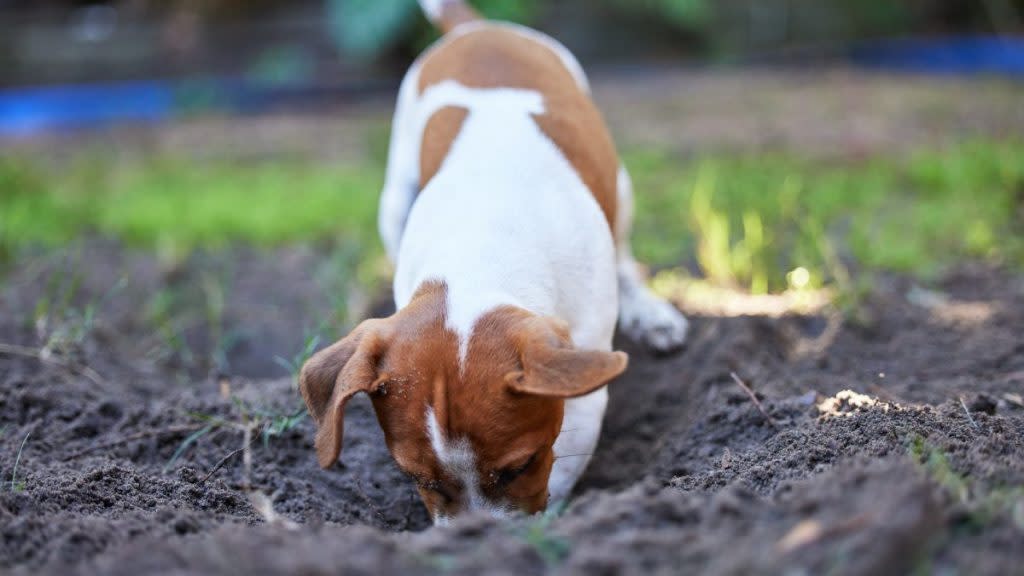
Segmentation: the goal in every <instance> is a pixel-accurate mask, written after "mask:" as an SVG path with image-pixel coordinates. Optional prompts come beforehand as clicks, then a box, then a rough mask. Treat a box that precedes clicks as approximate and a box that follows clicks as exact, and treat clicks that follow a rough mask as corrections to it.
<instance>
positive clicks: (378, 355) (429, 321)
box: [300, 284, 627, 521]
mask: <svg viewBox="0 0 1024 576" xmlns="http://www.w3.org/2000/svg"><path fill="white" fill-rule="evenodd" d="M445 302H446V294H445V287H444V285H443V284H428V285H425V286H424V287H423V288H421V289H420V291H419V292H417V294H416V296H415V297H414V298H413V300H412V301H411V302H410V303H409V305H408V306H406V307H405V308H403V309H402V310H400V311H398V312H396V313H395V314H394V315H392V316H391V317H389V318H385V319H372V320H366V321H365V322H363V323H362V324H360V325H359V326H358V327H356V329H355V330H353V331H352V333H351V334H349V335H348V336H346V337H345V338H344V339H342V340H339V341H338V342H336V343H334V344H333V345H332V346H330V347H328V348H326V349H324V350H322V351H320V352H319V353H317V354H316V355H314V356H313V357H312V358H310V360H309V361H308V362H306V364H305V366H303V368H302V374H301V377H300V389H301V392H302V396H303V398H304V399H305V401H306V406H307V407H308V408H309V412H310V414H311V415H312V416H313V420H314V421H315V422H316V425H317V428H318V430H317V436H316V450H317V457H318V459H319V461H320V465H321V466H323V467H325V468H326V467H328V466H331V465H332V464H333V463H334V462H335V461H336V460H337V458H338V455H339V453H340V452H341V444H342V432H343V430H344V426H343V424H344V410H345V403H346V402H347V401H348V400H349V399H350V398H352V397H353V396H354V395H355V394H357V393H359V392H366V393H368V394H369V395H370V397H371V399H372V401H373V406H374V410H375V411H376V413H377V419H378V421H379V422H380V425H381V428H383V430H384V437H385V440H386V442H387V446H388V449H389V450H390V451H391V454H392V456H394V458H395V461H396V462H397V464H398V466H399V467H400V468H401V469H402V470H403V471H405V472H406V473H407V474H408V475H409V476H410V477H411V478H413V479H414V480H415V481H416V484H417V487H418V489H419V493H420V495H421V496H422V498H423V502H424V504H426V506H427V509H428V510H429V511H430V514H431V515H432V516H433V517H434V520H435V521H439V520H441V519H445V518H451V517H453V516H455V515H457V514H459V513H460V512H463V511H466V510H472V509H484V510H489V511H491V512H492V513H501V512H506V511H511V510H521V511H524V512H528V513H533V512H537V511H540V510H543V509H544V508H545V506H546V504H547V497H548V494H547V484H548V476H549V475H550V473H551V467H552V465H553V464H554V458H555V457H554V452H553V450H552V446H553V445H554V442H555V439H556V438H557V437H558V434H559V431H560V429H561V425H562V411H563V404H564V401H565V399H566V398H572V397H575V396H580V395H583V394H587V393H588V392H591V391H593V390H595V389H597V388H599V387H601V386H603V385H604V384H606V383H607V382H608V381H609V380H611V379H612V378H614V377H615V376H617V375H618V374H620V373H621V372H622V371H623V370H624V369H625V368H626V360H627V358H626V354H624V353H622V352H602V351H591V350H577V349H575V348H574V347H573V344H572V341H571V338H570V336H569V332H568V329H567V327H566V326H565V325H564V323H561V322H559V321H557V320H554V319H551V318H544V317H540V316H537V315H534V314H531V313H530V312H527V311H526V310H523V309H521V308H515V307H511V306H509V307H500V308H496V309H494V310H492V311H491V312H489V313H487V314H486V315H484V316H483V317H481V318H480V319H479V320H478V321H477V322H476V324H475V326H474V328H473V332H472V334H471V335H466V338H468V340H467V341H466V342H460V337H459V335H458V334H456V333H455V332H453V331H452V330H451V329H449V328H448V327H447V326H446V323H445V310H446V304H445Z"/></svg>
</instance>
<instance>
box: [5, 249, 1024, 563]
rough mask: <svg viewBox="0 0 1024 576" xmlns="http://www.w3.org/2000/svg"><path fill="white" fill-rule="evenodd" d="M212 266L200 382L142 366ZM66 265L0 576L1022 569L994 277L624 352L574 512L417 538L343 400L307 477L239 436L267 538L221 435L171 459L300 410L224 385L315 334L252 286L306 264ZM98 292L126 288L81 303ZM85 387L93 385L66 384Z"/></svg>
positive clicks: (99, 260)
mask: <svg viewBox="0 0 1024 576" xmlns="http://www.w3.org/2000/svg"><path fill="white" fill-rule="evenodd" d="M228 261H231V262H232V264H231V266H230V269H231V272H230V274H229V277H228V278H227V279H226V281H227V282H228V285H230V286H231V289H232V293H233V294H235V295H236V296H235V297H234V298H232V299H230V301H229V302H228V304H227V306H226V310H225V313H224V316H223V318H224V323H225V325H226V326H228V327H230V328H231V329H232V330H234V331H236V332H237V333H239V334H241V335H242V336H241V337H240V338H239V339H238V340H237V344H235V345H233V346H231V347H230V348H229V350H228V354H227V356H228V363H227V366H228V368H227V369H226V370H222V371H223V372H225V373H224V374H222V375H221V376H223V378H210V377H204V376H203V375H202V374H200V373H197V372H196V370H195V366H193V367H192V369H191V370H189V369H186V368H183V367H182V366H181V365H180V363H179V364H176V363H175V361H174V360H173V359H169V358H166V357H163V356H159V355H157V356H154V355H152V354H151V353H147V352H146V351H147V349H149V348H150V347H152V346H153V345H154V342H153V338H154V336H153V330H152V328H151V327H150V326H148V325H147V324H146V323H145V322H144V321H142V320H141V318H144V316H145V315H144V314H142V313H141V312H142V311H143V310H145V308H146V306H147V297H149V296H151V295H152V294H154V293H157V292H159V290H160V289H161V287H165V286H166V285H167V284H168V283H177V284H178V285H182V284H183V285H192V284H196V283H198V282H200V279H201V278H202V277H203V276H204V274H208V273H209V271H210V270H211V269H222V268H223V267H224V266H225V265H226V262H228ZM74 262H75V263H76V264H75V266H76V267H77V269H79V270H80V271H81V277H82V280H81V282H80V289H79V290H78V291H77V292H76V295H75V296H74V297H73V298H72V304H74V305H79V306H84V305H85V304H86V303H88V302H99V303H100V304H98V305H97V316H96V317H97V320H96V322H95V323H94V325H93V327H92V330H91V332H90V334H89V335H88V336H86V337H85V338H84V339H82V341H81V344H80V345H76V346H74V347H69V348H68V349H67V350H68V355H65V356H60V357H58V358H59V359H62V361H63V362H65V364H66V366H58V365H56V364H54V363H52V362H40V361H38V360H37V359H33V358H28V357H18V356H10V355H5V356H3V357H2V358H0V392H2V394H0V428H2V429H3V436H2V437H0V478H2V479H3V481H4V483H3V485H2V487H0V566H5V567H9V568H13V569H14V570H15V573H25V574H47V573H51V574H76V573H78V574H91V573H105V574H137V573H140V572H147V573H181V574H184V573H254V574H275V573H303V574H320V573H335V572H345V573H367V574H370V573H372V574H380V573H405V572H409V571H417V572H420V571H422V572H437V573H465V574H479V573H524V572H525V573H538V572H545V571H550V572H556V573H587V574H593V573H609V574H611V573H666V574H668V573H680V572H691V571H701V572H703V573H709V574H749V573H771V574H774V573H779V574H781V573H815V574H817V573H844V574H901V573H907V572H910V571H913V570H923V571H925V572H931V571H939V570H951V571H953V572H956V573H963V572H967V573H979V574H983V573H984V574H1020V573H1022V567H1024V547H1022V546H1021V545H1020V543H1021V542H1022V541H1024V406H1021V398H1020V394H1021V392H1022V390H1024V344H1022V340H1021V338H1020V336H1019V335H1020V334H1021V333H1024V283H1022V280H1021V278H1020V277H1016V276H1014V275H1011V274H1008V273H1005V272H1002V271H999V270H993V269H989V268H984V267H963V268H961V269H959V270H957V271H955V272H954V273H952V274H951V275H949V276H948V277H946V278H945V279H944V280H943V281H942V282H941V283H939V284H938V285H937V286H936V289H937V290H938V292H936V293H929V294H930V295H931V298H930V299H923V300H922V299H921V298H920V297H919V296H911V297H910V298H909V299H908V294H916V293H917V292H916V291H915V290H916V289H915V288H914V285H913V284H912V283H911V282H909V281H907V280H904V279H901V278H889V279H885V280H883V281H881V282H880V284H879V285H878V286H877V287H876V290H875V295H874V296H873V297H872V299H871V300H870V301H869V302H868V303H867V304H866V309H867V310H868V312H869V314H867V315H866V317H867V318H868V320H867V321H865V322H862V323H859V324H849V323H844V324H843V325H842V326H841V327H840V328H839V330H838V331H837V332H835V333H834V337H829V335H830V334H832V332H831V331H829V330H826V325H827V323H828V319H827V318H825V317H819V316H796V315H784V316H782V317H779V318H770V317H757V316H747V317H716V316H709V315H701V313H700V311H698V310H691V311H690V314H691V317H692V319H693V331H692V335H691V338H690V341H689V345H688V346H687V348H686V349H685V350H684V351H683V352H682V353H680V354H678V355H674V356H669V357H664V358H655V357H651V356H649V355H647V354H645V353H644V352H643V351H642V350H639V349H636V348H635V347H633V346H631V345H630V344H629V343H628V342H621V343H620V344H621V345H622V347H624V348H625V349H626V350H628V351H630V352H631V354H632V363H631V368H630V370H629V371H628V372H627V374H626V375H625V376H624V377H623V378H621V379H619V380H618V381H616V382H614V383H613V384H612V387H611V391H612V401H611V409H610V412H609V415H608V419H607V424H606V427H605V433H604V435H603V437H602V440H601V443H600V446H599V448H598V450H597V454H596V457H595V459H594V461H593V464H592V466H591V468H590V470H589V472H588V474H587V475H586V477H585V478H584V480H583V482H582V483H581V485H580V486H579V489H578V491H577V492H578V496H577V498H576V499H575V500H574V501H573V502H572V504H571V505H570V506H569V507H568V508H567V509H566V510H564V511H562V512H561V513H560V514H557V515H549V516H548V517H545V518H520V519H517V520H515V521H512V522H498V521H494V520H490V519H487V518H478V517H470V518H466V519H465V520H462V521H459V522H456V523H455V524H454V525H453V526H451V527H447V528H442V529H436V528H430V529H427V527H428V523H429V522H428V519H427V516H426V514H425V512H424V510H423V509H422V506H421V505H420V504H419V502H418V500H417V498H416V496H415V494H414V492H413V490H412V487H411V486H410V484H409V482H408V481H407V480H405V479H404V478H403V477H402V476H401V474H400V473H399V472H398V470H397V469H396V468H395V467H394V465H393V464H392V463H391V460H390V458H389V456H388V455H387V453H386V450H385V448H384V445H383V442H382V438H381V434H380V432H379V430H378V428H377V425H376V422H375V421H374V418H373V416H372V411H371V410H370V409H369V403H368V402H366V401H359V402H355V403H354V405H353V406H352V407H351V408H350V410H349V416H348V418H347V419H346V423H347V424H346V426H347V430H346V440H345V442H346V445H345V449H344V452H343V454H344V459H343V462H342V463H340V464H337V465H336V466H334V467H333V468H332V469H330V470H327V471H321V470H319V469H318V468H317V466H316V463H315V459H314V457H313V451H312V444H311V441H312V437H313V429H312V425H311V423H310V422H309V421H308V420H307V419H302V420H301V421H300V422H299V423H298V424H297V426H295V427H294V428H291V429H289V430H287V431H284V432H283V433H282V434H279V435H274V436H272V437H269V438H268V439H267V441H266V443H265V444H264V442H263V441H262V440H261V439H260V438H259V436H258V435H257V440H256V442H254V444H253V449H252V459H253V462H252V465H251V474H250V478H249V481H250V482H251V483H252V485H253V486H254V487H255V488H258V489H260V490H262V491H263V492H264V493H266V494H269V495H272V497H273V499H274V506H273V507H274V510H275V511H276V512H277V513H278V514H280V515H282V516H283V517H284V518H286V519H288V520H290V521H293V522H295V523H297V524H298V526H297V528H296V529H288V528H286V527H285V526H283V525H281V524H275V525H268V524H267V523H266V522H265V517H264V516H261V514H260V513H258V512H257V511H256V510H255V509H254V507H253V505H252V504H251V503H250V501H249V500H248V499H247V497H246V494H245V492H244V490H243V485H244V483H245V481H246V479H245V477H244V476H245V466H244V465H243V462H242V458H241V456H240V455H236V456H233V457H230V458H228V459H227V461H226V462H223V465H222V467H221V468H219V469H217V468H216V467H217V465H218V463H221V461H222V460H223V459H224V458H225V457H227V456H229V455H231V454H232V452H233V451H235V450H236V449H238V448H239V447H240V446H241V445H242V433H241V432H239V431H238V430H236V429H234V428H231V427H230V426H228V425H227V424H225V425H222V426H219V427H216V428H214V429H213V431H211V432H210V433H208V434H206V435H204V436H202V437H201V438H200V439H198V440H197V441H196V442H195V443H194V444H192V445H191V446H189V448H188V449H187V450H185V451H184V453H183V454H181V455H180V457H179V458H177V459H174V458H173V457H174V453H175V452H176V450H178V449H179V447H180V446H181V445H182V443H183V441H184V440H185V439H186V438H187V437H188V435H189V434H190V433H192V432H193V431H194V430H196V429H197V428H198V427H199V426H202V425H205V424H208V423H210V422H211V420H210V418H212V417H217V418H221V419H223V420H224V421H226V422H243V421H244V418H245V416H244V414H245V413H248V414H249V418H251V419H259V416H258V415H256V414H255V410H256V407H259V409H261V410H264V411H267V412H272V413H275V414H287V413H292V412H293V411H294V410H295V409H296V408H297V407H298V406H300V404H299V399H298V397H297V394H296V393H295V390H294V388H293V386H292V383H291V379H290V378H289V377H287V376H281V377H272V378H270V379H268V378H267V377H266V376H269V375H274V374H280V373H281V372H283V369H280V368H278V369H276V370H277V372H275V369H273V368H260V367H259V366H258V365H256V367H250V370H249V372H250V374H249V376H239V375H238V374H240V373H244V372H246V369H245V364H246V362H247V360H246V359H247V358H251V357H254V356H262V355H268V354H270V352H269V351H263V352H258V351H257V349H258V348H259V343H261V342H275V339H274V337H273V336H272V335H273V334H274V333H275V330H274V328H273V327H274V326H275V325H277V326H279V328H280V331H278V332H276V333H277V338H279V340H278V341H279V342H285V341H287V339H288V338H293V339H294V338H296V336H295V334H301V329H300V328H298V326H301V324H302V323H303V322H304V321H305V320H307V319H309V318H311V317H313V315H315V314H316V311H317V307H318V301H317V299H318V298H322V295H321V294H318V293H317V290H316V289H310V288H308V287H303V286H301V284H300V285H298V286H292V287H281V286H280V285H279V283H276V282H274V281H273V280H274V278H275V277H276V275H277V274H281V273H282V272H284V273H286V274H302V273H305V274H306V275H307V276H312V275H314V270H313V267H315V266H316V263H317V262H318V258H317V255H316V253H315V252H313V251H311V250H298V251H295V250H286V251H279V252H277V253H273V254H266V255H262V256H261V255H258V254H255V253H249V252H247V251H244V250H243V251H238V252H235V253H227V254H220V255H205V256H197V257H196V258H194V259H192V260H191V261H189V262H188V263H186V264H185V265H184V266H183V267H182V268H179V269H176V270H174V271H166V270H161V269H160V268H159V267H158V266H156V265H155V264H153V263H152V262H151V261H150V260H149V259H148V257H146V256H144V255H141V254H135V253H132V252H130V251H125V250H122V249H119V248H117V247H114V246H110V245H107V244H103V243H96V244H92V245H90V246H89V247H88V248H86V249H84V251H82V252H81V253H80V254H79V256H78V257H77V259H76V260H74ZM68 267H69V260H67V259H58V258H53V257H51V258H48V259H41V260H35V261H33V263H31V264H26V265H23V266H20V267H18V268H17V269H16V270H15V271H13V272H12V273H11V275H10V276H9V277H8V280H9V281H8V282H7V283H6V288H5V290H4V293H3V301H2V308H0V310H2V315H0V318H2V321H0V340H2V341H3V342H5V343H8V344H19V345H22V346H26V347H28V348H38V347H40V346H41V345H42V344H43V341H41V340H40V339H39V337H38V335H37V333H36V329H35V328H34V327H32V326H31V321H30V319H31V316H32V315H31V313H30V312H28V311H31V310H33V305H34V302H35V301H36V300H37V298H38V295H39V294H41V293H43V292H44V291H45V286H46V285H48V283H49V282H50V280H49V279H50V278H52V277H54V275H58V276H60V275H61V274H62V272H61V271H62V270H64V271H66V270H67V269H68ZM121 275H126V276H127V277H128V278H129V279H130V281H129V284H128V285H127V286H126V287H124V288H123V289H122V290H121V291H119V292H117V295H116V297H113V298H104V295H107V294H109V293H110V286H111V284H112V283H114V282H116V279H117V278H119V277H120V276H121ZM915 302H916V303H915ZM319 305H323V304H322V303H319ZM384 307H385V308H386V305H384ZM379 311H380V312H384V311H386V310H379ZM285 318H287V319H288V320H280V319H285ZM823 337H824V338H825V341H822V338H823ZM157 342H159V340H157ZM195 343H196V344H197V349H198V348H199V346H198V344H202V338H199V337H196V338H195ZM808 343H813V344H814V345H813V346H811V345H808ZM280 345H281V346H284V345H283V344H280ZM298 345H299V344H296V345H295V346H293V348H294V347H297V346H298ZM293 348H287V349H285V350H282V351H281V353H282V354H283V355H285V354H288V353H289V351H288V350H291V349H293ZM86 364H87V365H88V366H89V367H91V368H92V369H93V370H94V371H95V372H96V374H97V375H98V376H99V378H98V379H96V380H97V381H93V380H91V379H90V378H88V377H86V376H84V375H82V374H81V368H82V367H83V366H85V365H86ZM261 371H262V372H264V376H263V377H260V376H258V373H259V372H261ZM733 372H735V373H736V374H737V376H738V377H739V378H741V379H742V381H743V382H744V383H745V384H747V385H748V386H749V387H750V388H752V389H753V390H754V391H756V394H757V396H758V398H759V399H760V401H761V403H762V405H763V408H764V410H765V413H762V412H760V411H759V410H758V408H757V407H756V406H755V405H754V404H753V403H752V402H751V401H750V398H749V397H748V395H747V394H746V393H745V392H744V391H743V389H742V388H741V387H740V386H739V385H738V384H737V383H736V382H735V381H734V380H733V378H732V377H731V373H733ZM223 386H227V388H229V394H228V396H227V397H226V396H225V395H224V394H223V392H224V391H226V390H222V387H223ZM846 389H850V390H853V391H855V392H856V393H858V394H850V395H846V394H842V393H841V392H842V391H843V390H846ZM860 394H863V396H862V395H860ZM769 418H770V421H769ZM26 437H27V440H25V439H26ZM23 441H24V450H22V451H21V452H20V460H19V448H20V447H21V445H22V443H23ZM16 462H17V465H18V467H17V472H16V475H14V466H15V463H16ZM211 471H212V473H211ZM12 475H14V479H13V489H12V483H11V480H12ZM208 475H209V478H208V479H207V478H206V477H207V476H208Z"/></svg>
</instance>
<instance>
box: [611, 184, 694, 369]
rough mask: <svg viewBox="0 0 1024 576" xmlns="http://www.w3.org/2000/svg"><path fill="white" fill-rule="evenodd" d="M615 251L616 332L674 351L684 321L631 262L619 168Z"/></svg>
mask: <svg viewBox="0 0 1024 576" xmlns="http://www.w3.org/2000/svg"><path fill="white" fill-rule="evenodd" d="M615 219H616V221H615V237H616V238H617V239H618V243H617V244H618V245H617V246H616V251H617V254H618V268H619V330H621V331H622V332H623V333H624V334H626V335H627V336H629V337H630V338H631V339H633V340H636V341H638V342H644V343H645V344H647V346H648V347H650V348H653V349H654V350H657V351H660V352H667V351H670V350H675V349H677V348H679V347H680V346H682V345H683V342H684V341H685V340H686V331H687V323H686V318H685V317H683V315H682V314H680V313H679V310H676V308H675V306H672V305H671V304H669V303H668V302H666V301H664V300H662V299H661V298H659V297H657V296H655V295H654V293H652V292H651V291H650V290H649V289H648V288H647V286H646V285H644V281H643V278H642V277H641V276H640V270H639V267H638V266H637V263H636V261H635V260H633V250H632V248H631V247H630V245H629V236H630V232H631V231H632V227H633V181H632V179H631V178H630V177H629V172H627V171H626V167H625V166H619V179H618V202H617V203H616V213H615Z"/></svg>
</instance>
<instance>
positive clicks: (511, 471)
mask: <svg viewBox="0 0 1024 576" xmlns="http://www.w3.org/2000/svg"><path fill="white" fill-rule="evenodd" d="M537 454H539V452H534V453H533V455H532V456H530V457H529V458H528V459H527V460H526V462H523V463H522V464H520V465H518V466H514V467H510V468H504V469H502V470H498V476H497V478H496V479H495V481H494V483H495V484H497V485H498V486H508V485H509V484H511V483H512V482H513V481H514V480H515V479H516V478H518V477H520V476H522V475H523V473H524V472H526V471H527V470H529V469H530V466H533V463H534V462H536V461H537Z"/></svg>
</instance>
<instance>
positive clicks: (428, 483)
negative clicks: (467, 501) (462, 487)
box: [416, 479, 455, 504]
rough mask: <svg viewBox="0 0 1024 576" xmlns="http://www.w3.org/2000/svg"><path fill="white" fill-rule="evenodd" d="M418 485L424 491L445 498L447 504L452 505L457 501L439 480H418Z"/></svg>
mask: <svg viewBox="0 0 1024 576" xmlns="http://www.w3.org/2000/svg"><path fill="white" fill-rule="evenodd" d="M416 484H417V485H418V486H419V487H420V488H422V489H423V490H428V491H430V492H433V493H434V494H437V495H438V496H440V497H441V498H443V499H444V502H445V504H450V503H452V502H454V501H455V495H454V494H452V493H451V491H449V490H448V489H447V488H446V487H445V486H444V485H442V484H441V483H440V482H438V481H437V480H419V479H417V481H416Z"/></svg>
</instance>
